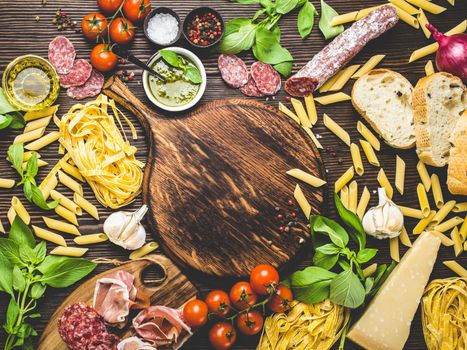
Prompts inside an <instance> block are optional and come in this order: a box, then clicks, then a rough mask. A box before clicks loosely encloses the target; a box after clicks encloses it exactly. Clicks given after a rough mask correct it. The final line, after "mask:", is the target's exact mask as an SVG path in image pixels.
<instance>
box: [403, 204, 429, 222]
mask: <svg viewBox="0 0 467 350" xmlns="http://www.w3.org/2000/svg"><path fill="white" fill-rule="evenodd" d="M398 207H399V209H400V211H401V212H402V215H404V216H407V217H409V218H414V219H423V218H424V216H423V213H422V211H421V210H420V209H414V208H410V207H405V206H403V205H399V206H398Z"/></svg>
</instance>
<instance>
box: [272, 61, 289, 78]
mask: <svg viewBox="0 0 467 350" xmlns="http://www.w3.org/2000/svg"><path fill="white" fill-rule="evenodd" d="M273 67H274V69H275V70H277V71H278V72H279V73H280V74H282V76H284V77H286V78H288V77H289V76H290V75H291V74H292V62H282V63H278V64H275V65H273Z"/></svg>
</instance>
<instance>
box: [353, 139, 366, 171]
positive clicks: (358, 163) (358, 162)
mask: <svg viewBox="0 0 467 350" xmlns="http://www.w3.org/2000/svg"><path fill="white" fill-rule="evenodd" d="M350 155H351V156H352V162H353V166H354V169H355V172H356V173H357V174H358V175H360V176H362V175H363V173H364V172H365V169H364V168H363V162H362V155H361V154H360V148H358V146H357V144H355V143H353V142H352V144H351V145H350Z"/></svg>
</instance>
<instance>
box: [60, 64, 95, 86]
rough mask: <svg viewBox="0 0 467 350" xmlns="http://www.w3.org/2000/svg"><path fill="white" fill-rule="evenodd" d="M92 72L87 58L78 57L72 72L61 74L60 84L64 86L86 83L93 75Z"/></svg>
mask: <svg viewBox="0 0 467 350" xmlns="http://www.w3.org/2000/svg"><path fill="white" fill-rule="evenodd" d="M91 72H92V66H91V64H90V63H89V62H88V61H86V60H83V59H78V60H76V61H75V62H74V63H73V68H72V69H71V71H70V73H68V74H66V75H60V85H61V86H62V87H64V88H69V87H72V86H81V85H84V83H86V81H87V80H88V79H89V77H90V76H91Z"/></svg>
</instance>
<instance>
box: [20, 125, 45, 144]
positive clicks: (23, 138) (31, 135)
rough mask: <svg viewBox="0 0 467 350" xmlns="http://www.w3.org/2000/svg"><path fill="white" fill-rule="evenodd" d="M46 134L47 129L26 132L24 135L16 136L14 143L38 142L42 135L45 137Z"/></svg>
mask: <svg viewBox="0 0 467 350" xmlns="http://www.w3.org/2000/svg"><path fill="white" fill-rule="evenodd" d="M44 132H45V127H42V128H39V129H35V130H31V131H29V132H25V133H24V134H20V135H18V136H16V137H15V139H14V140H13V143H26V142H30V141H33V140H37V139H38V138H40V137H42V135H44Z"/></svg>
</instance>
